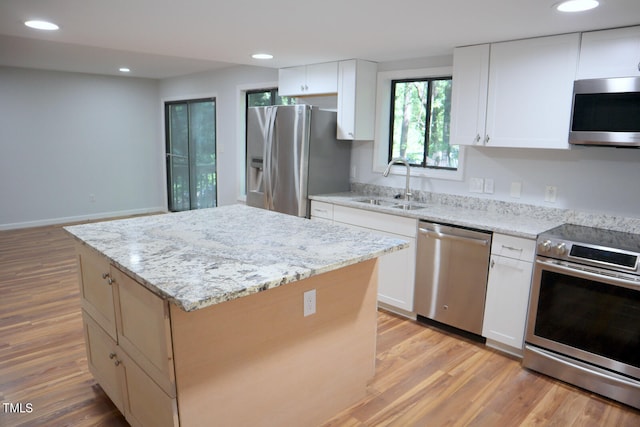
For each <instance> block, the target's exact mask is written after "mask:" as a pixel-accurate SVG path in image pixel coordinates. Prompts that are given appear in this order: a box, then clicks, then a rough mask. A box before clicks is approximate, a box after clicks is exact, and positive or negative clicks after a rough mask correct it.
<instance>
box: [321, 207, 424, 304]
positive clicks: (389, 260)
mask: <svg viewBox="0 0 640 427" xmlns="http://www.w3.org/2000/svg"><path fill="white" fill-rule="evenodd" d="M314 212H315V214H314ZM329 212H330V217H331V218H332V219H333V222H334V223H335V224H340V225H346V226H349V227H352V228H356V229H359V230H363V231H368V232H375V233H379V234H382V235H384V236H388V237H393V238H397V239H402V240H405V241H408V242H409V247H408V248H407V249H403V250H401V251H397V252H393V253H390V254H387V255H385V256H383V257H380V258H378V301H379V302H381V303H384V304H386V305H388V306H390V307H389V308H391V309H393V308H397V309H399V312H400V313H401V314H405V315H409V313H410V312H412V311H413V287H414V278H415V266H416V232H417V227H418V220H417V219H414V218H406V217H402V216H398V215H390V214H385V213H380V212H371V211H368V210H364V209H356V208H350V207H345V206H340V205H332V204H330V203H323V202H317V201H312V203H311V219H312V220H321V221H327V220H328V216H329ZM325 214H326V215H325Z"/></svg>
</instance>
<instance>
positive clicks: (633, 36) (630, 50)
mask: <svg viewBox="0 0 640 427" xmlns="http://www.w3.org/2000/svg"><path fill="white" fill-rule="evenodd" d="M637 76H640V26H637V27H627V28H616V29H612V30H603V31H591V32H587V33H583V34H582V44H581V46H580V62H579V65H578V77H577V79H597V78H608V77H637Z"/></svg>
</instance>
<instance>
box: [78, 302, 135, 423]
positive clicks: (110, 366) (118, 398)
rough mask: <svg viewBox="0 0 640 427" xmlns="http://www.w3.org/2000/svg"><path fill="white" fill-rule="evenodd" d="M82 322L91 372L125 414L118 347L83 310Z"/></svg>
mask: <svg viewBox="0 0 640 427" xmlns="http://www.w3.org/2000/svg"><path fill="white" fill-rule="evenodd" d="M82 320H83V325H84V343H85V346H86V348H87V364H88V365H89V371H90V372H91V374H92V375H93V377H94V378H95V379H96V381H97V382H98V383H99V384H100V387H102V390H104V392H105V393H106V394H107V396H109V398H110V399H111V401H112V402H113V404H114V405H116V408H118V410H119V411H120V412H122V413H124V401H125V391H124V390H123V386H122V376H121V372H120V370H119V369H118V365H117V364H116V363H115V362H116V360H118V358H119V357H120V355H119V354H118V353H119V352H118V346H117V344H116V342H115V341H114V340H113V339H112V338H111V337H110V336H109V335H108V334H107V333H106V332H105V331H104V330H103V329H102V328H101V327H100V326H98V323H97V322H96V321H95V320H93V318H92V317H91V316H90V315H88V314H87V312H86V311H84V310H82Z"/></svg>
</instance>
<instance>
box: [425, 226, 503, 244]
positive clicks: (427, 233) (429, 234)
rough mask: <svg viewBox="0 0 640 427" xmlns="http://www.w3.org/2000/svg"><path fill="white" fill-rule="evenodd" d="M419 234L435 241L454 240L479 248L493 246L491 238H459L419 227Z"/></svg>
mask: <svg viewBox="0 0 640 427" xmlns="http://www.w3.org/2000/svg"><path fill="white" fill-rule="evenodd" d="M418 233H419V234H422V235H424V236H426V237H431V238H434V239H442V240H453V241H457V242H464V243H470V244H474V245H479V246H489V245H490V244H491V238H477V237H467V236H459V235H456V234H450V233H444V232H442V231H436V230H428V229H426V228H422V227H418Z"/></svg>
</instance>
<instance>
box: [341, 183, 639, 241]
mask: <svg viewBox="0 0 640 427" xmlns="http://www.w3.org/2000/svg"><path fill="white" fill-rule="evenodd" d="M351 191H352V192H354V193H358V194H364V195H371V196H377V197H388V198H393V197H396V196H397V195H402V194H403V193H404V188H393V187H384V186H379V185H372V184H362V183H357V182H353V183H351ZM411 194H412V200H415V201H416V202H421V203H432V204H439V205H446V206H457V207H460V208H465V209H473V210H477V211H484V212H491V213H497V214H501V213H504V214H505V215H506V214H509V215H524V216H527V217H530V218H537V219H549V220H558V221H561V222H566V223H569V224H577V225H584V226H587V227H598V228H605V229H608V230H616V231H623V232H627V233H635V234H640V218H627V217H620V216H615V215H607V214H601V213H597V212H582V211H577V210H573V209H559V208H550V207H546V206H536V205H530V204H525V203H513V202H505V201H501V200H491V199H482V198H479V197H471V196H459V195H454V194H441V193H431V192H428V191H421V190H415V189H412V190H411Z"/></svg>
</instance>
